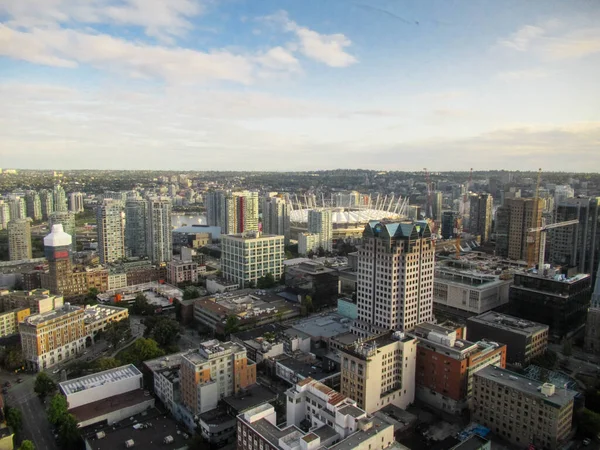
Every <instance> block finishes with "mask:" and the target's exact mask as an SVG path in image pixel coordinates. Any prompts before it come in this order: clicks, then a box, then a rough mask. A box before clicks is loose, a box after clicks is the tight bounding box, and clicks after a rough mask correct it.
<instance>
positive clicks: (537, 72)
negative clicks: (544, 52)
mask: <svg viewBox="0 0 600 450" xmlns="http://www.w3.org/2000/svg"><path fill="white" fill-rule="evenodd" d="M547 76H548V72H547V71H546V70H542V69H524V70H511V71H507V72H501V73H499V74H498V75H497V76H496V77H497V78H498V79H499V80H502V81H522V80H538V79H540V78H546V77H547Z"/></svg>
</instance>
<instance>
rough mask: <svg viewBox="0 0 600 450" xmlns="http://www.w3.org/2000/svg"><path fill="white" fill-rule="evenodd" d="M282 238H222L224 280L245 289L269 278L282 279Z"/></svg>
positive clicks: (255, 234)
mask: <svg viewBox="0 0 600 450" xmlns="http://www.w3.org/2000/svg"><path fill="white" fill-rule="evenodd" d="M283 241H284V238H283V236H274V235H264V234H261V233H260V232H249V233H244V234H235V235H228V236H222V237H221V270H222V272H223V278H225V279H226V280H228V281H234V282H236V283H238V284H239V285H240V287H241V288H245V287H248V286H251V285H256V283H257V281H258V279H259V278H260V277H264V276H265V275H267V274H271V275H273V278H275V280H279V279H280V278H281V276H282V275H283V260H284V259H285V253H284V245H283Z"/></svg>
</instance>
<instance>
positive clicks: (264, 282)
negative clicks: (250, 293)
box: [256, 273, 277, 289]
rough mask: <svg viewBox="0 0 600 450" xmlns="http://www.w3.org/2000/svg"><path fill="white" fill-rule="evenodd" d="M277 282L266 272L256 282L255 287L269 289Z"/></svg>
mask: <svg viewBox="0 0 600 450" xmlns="http://www.w3.org/2000/svg"><path fill="white" fill-rule="evenodd" d="M276 284H277V282H276V281H275V277H274V276H273V274H272V273H268V274H266V275H265V276H262V277H260V278H259V279H258V280H257V282H256V287H257V288H259V289H269V288H272V287H273V286H275V285H276Z"/></svg>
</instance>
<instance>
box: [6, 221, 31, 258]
mask: <svg viewBox="0 0 600 450" xmlns="http://www.w3.org/2000/svg"><path fill="white" fill-rule="evenodd" d="M8 255H9V259H10V260H11V261H19V260H21V259H31V225H30V221H29V220H28V219H13V220H11V221H10V222H8Z"/></svg>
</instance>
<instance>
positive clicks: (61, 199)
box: [52, 184, 68, 211]
mask: <svg viewBox="0 0 600 450" xmlns="http://www.w3.org/2000/svg"><path fill="white" fill-rule="evenodd" d="M52 196H53V198H54V211H68V208H67V194H65V190H64V188H63V187H62V186H61V185H60V184H57V185H55V186H54V189H52Z"/></svg>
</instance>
